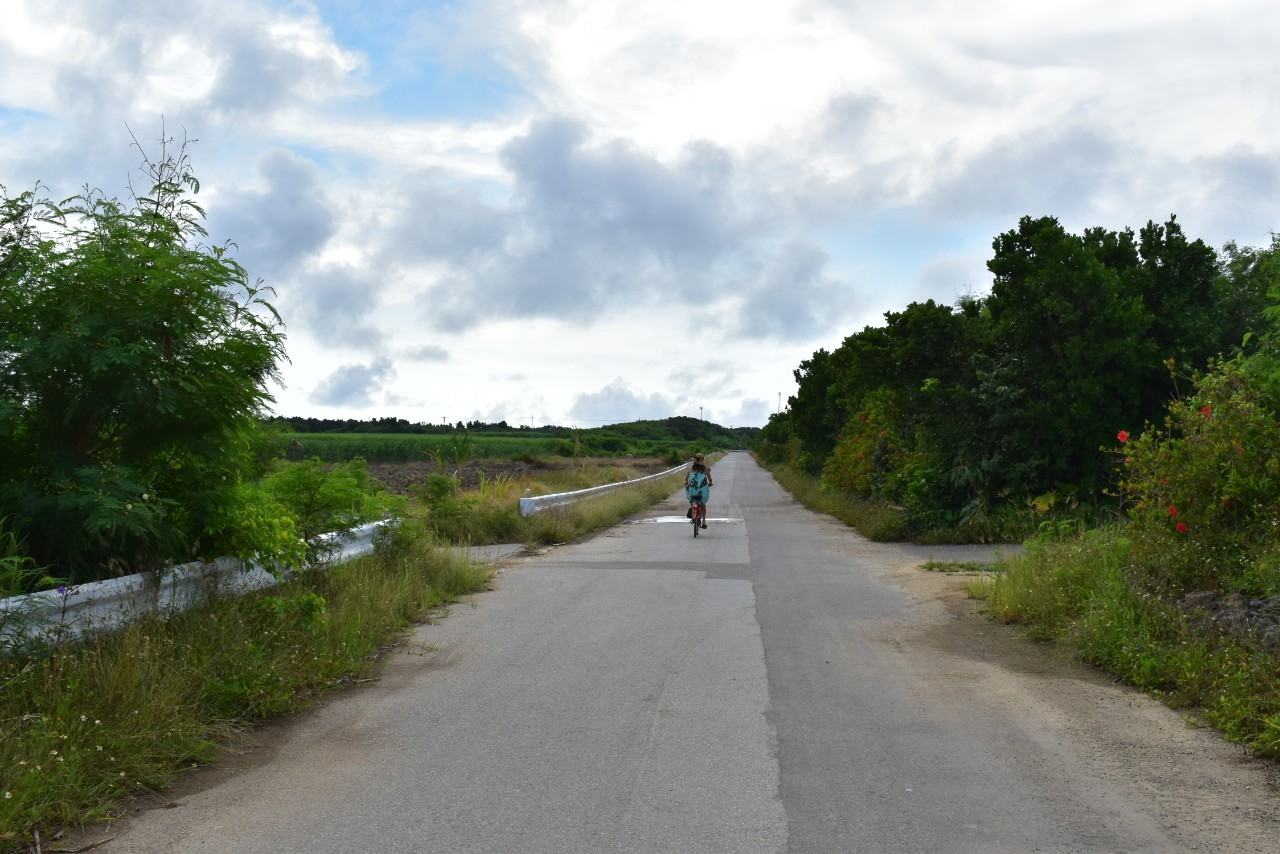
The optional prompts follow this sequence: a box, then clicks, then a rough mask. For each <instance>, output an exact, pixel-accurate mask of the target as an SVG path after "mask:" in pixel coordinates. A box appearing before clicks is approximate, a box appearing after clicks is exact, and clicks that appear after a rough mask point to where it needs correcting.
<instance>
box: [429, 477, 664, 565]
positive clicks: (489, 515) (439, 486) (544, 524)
mask: <svg viewBox="0 0 1280 854" xmlns="http://www.w3.org/2000/svg"><path fill="white" fill-rule="evenodd" d="M642 476H643V475H642V474H641V473H640V472H638V471H636V470H634V469H629V468H626V467H619V466H604V465H596V464H588V465H585V466H582V467H575V468H572V469H567V470H551V471H545V472H539V473H538V474H536V475H532V476H526V477H520V478H513V477H508V476H506V475H498V476H496V477H494V478H483V477H482V478H481V480H480V483H479V485H478V486H477V487H476V488H475V489H473V490H468V491H463V490H462V489H461V487H460V484H459V482H458V481H457V480H456V479H455V478H450V477H446V476H443V475H431V476H429V477H428V480H427V483H426V485H425V486H424V487H423V488H422V489H421V490H419V491H418V493H417V494H416V496H415V500H413V501H411V502H409V506H408V507H407V508H406V509H405V514H404V515H405V520H406V521H405V524H407V525H410V526H414V527H418V528H421V529H422V530H424V531H428V532H430V534H431V536H433V537H435V538H437V539H439V540H441V541H445V542H449V543H453V544H456V545H472V546H479V545H491V544H495V543H524V544H526V545H530V546H539V545H548V544H552V543H563V542H568V541H570V540H573V539H576V538H578V537H580V536H582V535H583V534H586V533H588V532H590V531H594V530H596V529H598V528H602V527H607V526H609V525H613V524H616V523H617V522H618V521H620V520H621V519H624V518H626V517H627V516H629V515H631V514H632V513H636V512H638V511H640V510H642V509H644V508H645V507H648V506H650V505H652V504H654V503H656V502H658V501H660V500H662V499H663V498H665V497H667V496H668V495H670V494H671V493H672V492H673V491H675V490H676V489H677V488H678V487H679V485H680V483H681V481H682V475H681V473H679V472H676V473H674V474H672V475H670V476H668V477H665V478H658V479H655V480H652V481H646V482H645V483H641V484H636V485H633V486H630V487H628V488H626V489H619V490H615V491H611V492H606V493H603V494H601V495H599V496H595V497H592V498H588V499H585V500H582V501H577V502H575V503H573V504H569V505H565V506H563V507H554V508H550V509H548V510H544V511H542V512H540V513H535V514H534V515H532V516H528V517H522V516H521V515H520V509H519V499H520V498H521V497H522V496H524V495H526V494H527V495H531V496H538V495H550V494H554V493H558V492H572V491H575V490H579V489H588V488H590V487H593V486H603V485H605V484H611V483H619V482H622V481H626V480H635V479H636V478H639V477H642Z"/></svg>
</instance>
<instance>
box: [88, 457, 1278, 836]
mask: <svg viewBox="0 0 1280 854" xmlns="http://www.w3.org/2000/svg"><path fill="white" fill-rule="evenodd" d="M713 473H714V477H715V482H716V486H715V489H713V491H712V500H711V504H710V512H709V516H710V519H709V527H708V529H707V530H706V531H704V532H702V536H701V537H699V538H697V539H696V540H695V539H694V538H693V537H692V532H691V528H690V525H689V524H688V523H687V522H686V521H685V520H684V514H683V510H684V505H683V502H682V501H681V500H680V499H679V498H678V497H673V498H672V500H670V501H668V502H667V503H666V504H664V505H662V506H659V507H656V508H654V509H653V510H652V511H651V512H649V513H648V514H645V515H644V517H643V518H638V519H635V520H631V521H630V522H628V523H626V524H623V525H620V526H618V527H617V528H614V529H612V530H610V531H607V532H605V533H602V534H600V535H598V536H596V537H594V538H592V539H590V540H588V541H586V542H583V543H578V544H573V545H568V546H561V547H556V548H553V549H549V550H548V551H547V552H545V553H543V554H539V555H534V556H526V557H520V558H513V559H509V560H508V561H507V562H506V563H505V565H504V568H503V571H502V573H501V574H500V575H499V576H498V578H497V579H496V583H495V589H494V590H493V591H491V592H486V593H483V594H480V595H479V596H477V597H476V598H475V600H474V602H472V603H464V604H461V605H458V606H455V607H454V608H453V609H452V612H451V613H450V614H449V615H448V616H446V617H444V618H443V619H440V620H437V621H435V622H433V623H431V624H429V625H424V626H421V627H419V628H418V629H417V630H416V631H415V632H414V633H413V635H412V637H411V638H410V639H409V640H408V642H407V643H405V644H404V645H403V646H401V647H400V648H398V649H397V650H396V651H395V652H394V653H393V654H392V656H391V657H390V659H389V661H388V662H387V665H386V667H385V669H384V670H383V671H382V673H381V678H380V679H379V680H378V681H377V682H376V683H373V684H369V685H365V686H362V687H360V688H358V689H355V690H352V691H348V692H345V693H343V694H342V695H340V696H337V697H335V698H332V699H330V700H328V701H326V702H325V703H323V704H322V705H321V706H320V707H319V708H317V709H316V710H314V711H313V712H310V713H308V714H306V715H303V716H301V717H299V718H298V719H296V720H293V721H290V722H286V723H283V724H277V725H274V726H271V727H268V728H266V729H265V730H263V731H261V732H258V733H255V734H253V735H251V736H250V737H249V738H247V739H246V741H245V742H244V743H243V744H242V745H240V746H238V748H237V749H235V750H232V751H230V752H229V753H228V755H227V757H226V758H225V759H224V760H222V761H219V762H218V763H217V764H216V765H215V766H214V767H212V768H211V769H208V770H207V771H201V772H198V773H196V774H194V775H192V776H191V777H190V778H188V779H187V780H186V781H184V782H183V783H180V784H179V785H178V786H176V787H175V788H174V790H173V791H172V792H167V793H164V794H163V795H161V797H160V798H159V799H158V800H156V801H155V802H154V803H153V804H152V806H157V807H158V806H167V807H169V808H168V809H162V808H153V809H145V810H140V811H137V812H135V813H134V814H133V816H132V817H131V818H129V819H127V820H126V821H123V822H120V823H117V824H116V825H114V826H111V827H108V828H105V829H95V830H94V831H93V833H96V834H97V838H102V837H111V838H110V839H109V840H108V841H106V842H105V843H103V844H101V845H100V846H99V847H98V848H96V849H95V850H96V851H102V852H114V854H120V852H272V854H279V852H335V854H336V852H344V854H345V852H557V854H560V852H624V851H635V852H734V854H746V852H784V851H785V852H935V851H936V852H952V851H955V852H1030V851H1045V852H1093V851H1126V852H1128V851H1134V852H1149V851H1160V852H1165V851H1280V823H1278V818H1277V809H1276V806H1277V801H1276V793H1275V791H1274V789H1272V788H1271V787H1269V785H1268V782H1267V780H1268V774H1269V773H1270V768H1269V766H1267V765H1264V764H1262V763H1258V762H1254V761H1251V760H1249V759H1248V758H1247V757H1246V756H1244V754H1243V753H1242V752H1241V751H1240V750H1239V749H1238V748H1233V747H1231V746H1229V745H1227V744H1225V743H1224V742H1223V741H1222V740H1221V739H1220V738H1218V737H1217V736H1216V735H1214V734H1213V733H1211V732H1208V731H1205V730H1199V729H1194V728H1191V727H1188V726H1187V725H1186V723H1185V722H1184V721H1183V719H1182V717H1181V716H1179V714H1178V713H1176V712H1172V711H1170V710H1168V709H1165V708H1163V707H1161V706H1159V705H1157V704H1156V703H1154V702H1152V701H1150V700H1148V699H1147V698H1146V697H1144V696H1142V695H1140V694H1136V693H1134V692H1132V691H1129V690H1127V689H1125V688H1123V687H1121V686H1117V685H1115V684H1113V683H1111V682H1110V681H1109V680H1108V679H1106V678H1105V677H1104V676H1102V675H1101V674H1097V673H1095V672H1093V671H1090V670H1088V669H1086V668H1083V667H1080V666H1078V665H1075V664H1073V663H1071V662H1067V661H1064V660H1062V659H1061V658H1059V657H1057V656H1056V655H1055V653H1054V652H1053V651H1052V650H1050V649H1047V648H1045V647H1041V646H1038V645H1035V644H1033V643H1031V642H1029V641H1027V640H1025V639H1024V638H1022V637H1021V636H1020V635H1019V634H1018V633H1017V632H1016V631H1015V630H1013V629H1009V628H1007V627H1001V626H995V625H993V624H990V623H987V622H986V621H984V620H983V619H981V617H980V616H976V615H975V614H974V606H973V604H972V603H971V602H969V601H968V600H966V599H965V597H964V596H963V593H962V592H960V589H959V585H960V581H959V580H958V579H956V578H955V577H952V576H946V575H943V574H941V573H936V572H935V573H929V572H925V571H923V570H921V569H920V568H919V566H920V564H921V563H922V562H923V561H924V560H926V559H928V558H930V557H936V558H942V559H961V560H982V559H988V558H989V557H990V556H991V553H992V550H991V549H979V548H959V549H957V548H952V549H947V548H938V549H931V548H925V547H904V546H895V545H882V544H874V543H869V542H867V541H866V540H864V539H862V538H861V537H859V536H858V535H857V534H856V533H855V532H853V531H852V530H850V529H848V528H846V527H844V526H842V525H840V524H838V523H836V522H834V521H832V520H830V519H828V518H825V517H822V516H819V515H816V514H813V513H811V512H809V511H807V510H805V509H804V508H802V507H800V506H799V505H798V504H796V503H795V502H793V501H792V500H791V499H790V498H789V497H788V496H787V495H786V494H785V493H784V492H783V491H782V490H781V489H780V488H779V487H778V486H777V485H776V484H775V483H774V481H773V480H772V478H771V477H770V476H769V474H768V473H767V472H765V471H763V470H762V469H760V468H759V467H758V466H757V465H756V464H755V463H754V461H753V460H752V459H751V458H750V457H749V456H748V455H746V454H742V453H737V454H730V455H729V456H727V457H726V458H725V459H723V460H722V461H720V462H719V463H717V464H716V465H715V467H714V470H713ZM92 835H93V834H90V835H89V836H87V837H86V839H88V838H90V837H92Z"/></svg>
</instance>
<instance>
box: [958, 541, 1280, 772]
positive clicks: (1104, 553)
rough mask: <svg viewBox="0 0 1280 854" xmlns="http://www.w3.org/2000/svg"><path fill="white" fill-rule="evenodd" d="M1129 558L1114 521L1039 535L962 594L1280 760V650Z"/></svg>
mask: <svg viewBox="0 0 1280 854" xmlns="http://www.w3.org/2000/svg"><path fill="white" fill-rule="evenodd" d="M1131 556H1132V543H1131V541H1130V540H1129V539H1128V538H1127V536H1126V531H1125V530H1124V529H1123V528H1121V527H1120V526H1118V525H1112V526H1106V527H1103V528H1099V529H1095V530H1092V531H1089V532H1086V533H1084V534H1078V535H1070V536H1065V537H1060V538H1057V539H1047V538H1041V539H1039V540H1033V541H1030V542H1028V543H1026V545H1025V547H1024V549H1023V551H1022V553H1021V554H1019V555H1016V556H1013V557H1011V558H1009V559H1008V560H1007V561H1005V563H1004V564H1002V566H1001V567H1000V570H999V571H998V572H997V573H995V574H994V575H993V576H991V577H987V578H981V579H974V580H972V581H970V582H969V583H968V584H967V585H966V590H967V592H968V593H969V595H970V596H973V597H975V598H979V599H983V600H985V608H986V610H987V611H988V612H989V613H990V615H991V616H992V617H993V618H994V619H997V620H999V621H1001V622H1005V623H1012V624H1016V625H1018V626H1020V627H1021V628H1022V629H1023V630H1025V631H1026V632H1027V633H1028V634H1029V635H1030V636H1032V637H1034V638H1037V639H1040V640H1046V641H1054V642H1057V643H1059V644H1061V645H1062V646H1063V647H1065V648H1066V649H1067V650H1069V651H1070V652H1072V653H1073V654H1074V655H1076V656H1077V657H1079V658H1080V659H1081V660H1082V661H1085V662H1087V663H1090V664H1093V665H1096V666H1098V667H1100V668H1102V669H1104V670H1107V671H1109V672H1111V673H1113V674H1115V675H1117V676H1118V677H1120V678H1121V679H1122V680H1124V681H1125V682H1127V683H1129V684H1131V685H1133V686H1135V687H1137V688H1140V689H1142V690H1144V691H1147V692H1149V693H1151V694H1152V695H1154V696H1157V697H1159V698H1160V699H1161V700H1163V701H1164V702H1165V703H1167V704H1168V705H1170V706H1171V707H1173V708H1177V709H1183V710H1185V711H1186V712H1187V713H1188V715H1189V716H1190V718H1191V719H1192V720H1193V721H1196V722H1202V723H1205V724H1209V725H1212V726H1214V727H1216V728H1217V729H1219V730H1220V731H1221V732H1222V733H1223V734H1224V735H1225V736H1226V737H1227V738H1228V739H1230V740H1231V741H1234V742H1236V743H1239V744H1241V745H1243V746H1244V747H1246V748H1247V749H1249V750H1250V751H1251V752H1253V753H1254V754H1256V755H1258V756H1264V757H1268V758H1271V759H1280V655H1277V653H1276V651H1275V650H1274V649H1267V648H1266V647H1265V646H1264V645H1263V644H1261V643H1260V642H1258V641H1257V640H1256V639H1254V638H1252V637H1248V636H1239V635H1228V634H1224V633H1222V632H1221V631H1218V630H1215V629H1213V628H1207V627H1206V624H1205V623H1204V621H1201V620H1197V619H1196V618H1195V615H1194V614H1189V613H1188V612H1186V611H1185V610H1183V609H1182V608H1180V607H1178V606H1177V604H1175V603H1174V602H1170V601H1165V600H1162V599H1161V598H1159V597H1158V596H1155V595H1153V594H1152V593H1149V592H1146V591H1145V590H1144V589H1143V585H1142V583H1141V578H1142V574H1141V571H1140V569H1139V568H1137V567H1136V566H1135V565H1134V563H1133V560H1132V557H1131Z"/></svg>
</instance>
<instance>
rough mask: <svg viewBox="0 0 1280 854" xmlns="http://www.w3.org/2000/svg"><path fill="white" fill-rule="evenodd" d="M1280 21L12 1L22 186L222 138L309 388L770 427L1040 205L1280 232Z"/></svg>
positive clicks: (316, 397)
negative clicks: (890, 316) (824, 365)
mask: <svg viewBox="0 0 1280 854" xmlns="http://www.w3.org/2000/svg"><path fill="white" fill-rule="evenodd" d="M1277 43H1280V16H1278V15H1276V14H1275V13H1274V11H1273V10H1272V8H1271V4H1270V3H1269V2H1267V0H1224V2H1223V3H1219V4H1216V5H1213V6H1207V5H1205V4H1203V3H1196V2H1192V1H1191V0H1167V2H1161V3H1158V4H1157V3H1155V2H1138V3H1130V4H1115V3H1104V2H1102V0H1087V2H1083V3H1081V2H1075V0H1072V2H1067V0H1047V2H1043V3H1031V4H1029V3H1024V2H1014V0H993V2H990V3H986V4H983V5H982V6H981V7H980V8H979V7H973V6H971V5H970V6H965V5H958V4H954V3H943V2H941V0H904V2H901V3H894V4H869V3H848V2H843V0H781V2H776V3H769V4H755V5H750V4H747V5H744V4H741V3H736V2H730V0H710V2H702V3H693V4H691V3H679V2H674V0H635V2H631V3H625V4H624V3H619V2H608V0H514V2H508V0H502V2H498V0H460V2H457V3H451V4H443V5H442V4H427V5H423V4H361V5H359V6H358V7H357V6H355V5H352V4H344V3H332V2H325V0H315V2H301V3H295V2H292V0H288V2H286V0H228V2H220V3H214V2H212V0H193V2H189V3H187V4H184V5H183V6H182V7H181V9H180V10H177V11H175V7H174V6H173V5H172V4H170V3H165V2H160V0H133V2H128V3H126V2H124V0H94V2H89V0H40V2H37V0H12V1H11V2H9V3H8V4H7V5H6V9H5V26H4V27H3V28H0V79H3V80H5V81H6V85H5V86H4V87H3V88H2V89H0V184H3V185H4V186H6V187H8V188H9V189H10V191H14V192H20V191H21V190H24V189H27V188H30V187H31V186H32V185H33V184H34V183H35V181H36V180H37V179H40V180H43V181H44V182H45V184H46V185H48V186H49V187H50V188H51V190H50V195H52V196H53V197H55V198H61V197H63V196H66V195H70V194H71V193H72V192H75V191H76V190H77V189H79V188H80V187H81V186H82V185H83V184H85V183H88V184H90V185H93V186H95V187H102V188H103V189H104V190H106V191H107V192H108V194H112V195H119V194H123V192H124V190H125V189H126V186H125V181H126V179H127V178H128V176H129V175H130V173H131V170H133V169H134V168H135V167H136V165H137V162H138V160H139V156H138V152H137V151H135V150H134V149H133V148H132V147H131V139H130V134H129V130H128V129H129V128H132V129H133V131H134V132H135V133H136V134H137V136H138V138H139V140H141V141H142V143H143V144H144V146H148V147H150V146H152V145H153V142H152V140H154V139H156V137H157V136H158V135H159V133H160V128H161V122H162V121H163V122H164V126H165V128H166V129H167V132H168V133H170V134H172V135H175V136H177V137H179V138H181V136H182V135H183V133H184V132H185V133H186V134H187V135H189V136H190V137H191V138H193V139H196V140H198V142H197V143H196V144H195V145H194V147H193V149H192V154H193V162H194V165H195V168H196V173H197V175H198V176H199V177H200V178H201V180H202V182H203V184H204V188H203V192H202V193H201V195H200V197H199V200H200V201H201V202H202V203H204V204H205V205H206V206H207V207H208V209H209V210H210V213H211V217H210V227H211V234H212V236H213V237H214V238H216V239H217V240H218V241H221V240H223V239H231V240H234V241H236V242H237V243H238V244H239V247H240V248H239V250H238V251H237V252H236V257H237V258H238V259H240V260H241V261H242V262H243V263H245V265H246V267H247V268H248V270H249V273H250V276H251V277H252V278H257V277H259V276H260V277H262V278H264V279H265V280H266V282H267V284H268V285H271V286H273V287H274V288H276V291H277V298H276V300H275V302H276V305H277V307H278V308H279V309H280V311H281V312H282V314H283V315H284V318H285V321H286V323H287V324H288V328H289V340H288V347H289V353H290V356H291V364H289V365H286V366H285V370H284V373H285V380H286V388H285V389H283V390H282V392H281V394H280V407H279V408H280V411H281V412H282V413H284V414H299V415H305V414H308V412H309V410H310V408H312V407H316V406H323V407H325V408H326V412H328V411H331V410H332V409H334V408H343V409H344V411H346V412H349V413H351V414H355V413H358V412H360V411H362V408H363V409H367V410H371V411H370V412H369V414H371V415H383V414H387V413H385V412H382V411H372V410H374V409H375V408H376V407H380V406H384V405H394V406H395V407H396V409H397V412H396V414H398V415H400V414H402V415H403V417H408V418H411V419H415V420H431V421H437V420H439V419H440V417H442V416H446V417H448V418H449V420H450V421H457V420H468V419H469V418H471V417H472V416H473V415H474V414H476V413H479V414H482V415H483V416H486V417H487V416H489V415H491V414H492V415H498V414H499V413H502V412H509V415H507V416H504V417H505V420H507V421H508V422H509V423H518V420H519V419H522V418H523V419H536V420H539V421H547V422H554V421H567V420H569V419H570V418H573V417H580V418H583V419H586V418H587V417H591V418H598V419H607V418H613V417H628V416H629V415H630V414H631V413H635V412H643V413H647V414H651V415H652V414H654V413H658V412H662V413H663V414H662V415H661V416H654V417H665V416H666V415H671V414H696V411H697V406H698V405H701V406H703V407H704V410H705V411H708V412H711V411H714V412H716V413H721V415H720V418H721V419H722V420H725V421H727V420H734V421H737V420H739V419H741V420H742V421H743V423H747V422H748V421H751V420H753V419H754V421H755V423H763V420H764V418H765V417H767V415H768V414H769V413H770V412H771V411H772V410H773V409H775V408H776V405H771V404H775V402H776V396H777V394H778V393H780V392H781V393H786V394H789V393H790V389H791V388H792V378H791V372H792V371H793V370H794V368H795V367H796V365H797V364H798V363H799V361H800V360H801V359H803V358H807V357H808V356H809V355H810V354H811V353H812V352H813V350H815V349H817V348H818V347H819V346H825V347H828V348H830V347H832V346H835V345H838V343H839V341H840V340H841V339H842V338H843V337H844V336H845V335H847V334H850V333H852V332H855V331H857V330H858V329H859V328H861V326H862V325H864V324H865V323H868V322H877V321H878V319H879V317H880V315H881V313H882V312H883V311H886V310H901V309H902V308H904V307H905V306H906V304H907V303H908V302H910V301H912V300H919V301H922V300H924V299H929V298H933V299H935V300H937V301H938V302H941V303H944V304H950V303H951V302H953V301H954V299H955V297H956V295H957V292H965V291H969V290H972V291H977V292H982V291H984V290H985V289H986V287H987V285H988V284H989V279H988V278H987V277H986V275H985V270H984V264H985V259H986V257H987V253H988V252H989V250H990V243H991V240H992V238H994V237H995V236H996V235H997V234H998V233H1000V232H1002V231H1005V230H1007V229H1009V228H1012V227H1014V226H1015V225H1016V223H1017V220H1018V218H1019V217H1020V216H1023V215H1043V214H1048V215H1054V216H1057V217H1059V218H1060V219H1061V221H1062V222H1063V223H1064V225H1066V226H1067V227H1068V228H1071V229H1073V230H1078V229H1082V228H1085V227H1089V226H1094V225H1103V226H1106V227H1109V228H1123V227H1125V226H1133V227H1135V228H1136V227H1139V226H1141V225H1142V224H1143V223H1145V222H1146V221H1147V220H1148V219H1155V220H1157V221H1163V220H1164V219H1165V218H1167V217H1168V215H1169V214H1171V213H1172V214H1176V215H1177V216H1178V220H1179V222H1181V223H1183V224H1184V227H1185V228H1186V229H1187V233H1188V235H1189V236H1190V237H1192V238H1196V237H1201V238H1203V239H1205V240H1206V241H1207V242H1209V243H1210V244H1212V245H1221V244H1222V243H1223V242H1225V241H1227V240H1231V239H1234V240H1237V241H1239V242H1240V243H1242V244H1245V245H1249V244H1258V243H1262V242H1265V241H1268V240H1269V235H1270V232H1271V231H1273V230H1277V229H1280V192H1277V190H1280V142H1277V139H1278V137H1277V134H1276V126H1275V116H1274V111H1273V110H1270V109H1269V108H1268V106H1267V105H1268V104H1269V103H1270V99H1272V97H1273V96H1272V89H1273V88H1274V83H1273V82H1272V81H1274V80H1276V79H1280V52H1277V51H1276V50H1275V49H1274V45H1275V44H1277ZM694 329H696V330H698V331H697V338H698V340H699V341H700V342H702V347H703V350H702V351H701V352H699V353H697V354H696V356H694V357H692V358H693V359H696V360H697V362H698V363H700V364H701V366H702V367H703V371H702V372H701V373H700V374H698V375H695V376H690V375H689V374H688V365H689V364H690V362H691V356H690V347H689V344H688V340H689V338H690V337H691V330H694ZM720 366H727V367H723V368H722V367H720ZM609 377H617V378H618V379H617V380H615V381H611V382H606V381H605V380H606V379H607V378H609ZM362 383H363V386H362V385H361V384H362ZM362 387H363V388H364V389H365V390H364V391H363V392H361V391H360V388H362ZM761 401H764V402H765V403H764V405H763V406H762V405H761ZM606 410H612V411H606ZM588 412H589V413H590V415H589V416H588V415H587V414H586V413H588ZM575 414H576V416H575Z"/></svg>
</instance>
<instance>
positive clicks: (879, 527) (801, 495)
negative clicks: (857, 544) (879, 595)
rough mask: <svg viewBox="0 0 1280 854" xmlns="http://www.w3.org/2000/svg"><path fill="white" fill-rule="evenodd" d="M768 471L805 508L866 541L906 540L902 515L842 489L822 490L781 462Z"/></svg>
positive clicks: (816, 481) (817, 481)
mask: <svg viewBox="0 0 1280 854" xmlns="http://www.w3.org/2000/svg"><path fill="white" fill-rule="evenodd" d="M762 465H763V463H762ZM768 469H769V471H770V472H771V473H772V474H773V477H774V479H775V480H777V481H778V484H779V485H780V486H781V487H782V488H783V489H785V490H786V491H787V492H789V493H791V495H792V496H793V497H794V498H795V499H796V500H797V501H799V502H800V503H801V504H803V505H804V506H805V507H808V508H809V509H810V510H815V511H817V512H819V513H825V514H827V515H828V516H834V517H835V518H837V519H839V520H840V521H841V522H844V523H845V524H846V525H848V526H850V527H852V528H854V529H856V530H857V531H858V533H860V534H862V536H864V537H866V538H867V539H869V540H874V541H876V542H880V543H893V542H900V541H902V540H904V539H906V536H907V521H906V515H905V514H904V513H903V512H902V511H901V510H897V509H895V508H893V507H891V506H889V505H888V504H884V503H880V502H873V501H864V500H862V499H860V498H857V497H854V496H852V495H850V494H848V493H846V492H844V491H842V490H838V489H827V488H824V487H823V485H822V481H821V480H820V479H819V478H816V477H813V476H812V475H807V474H804V473H802V472H798V471H796V470H795V469H794V468H792V467H791V466H789V465H787V464H785V463H776V464H773V465H770V466H768Z"/></svg>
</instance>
